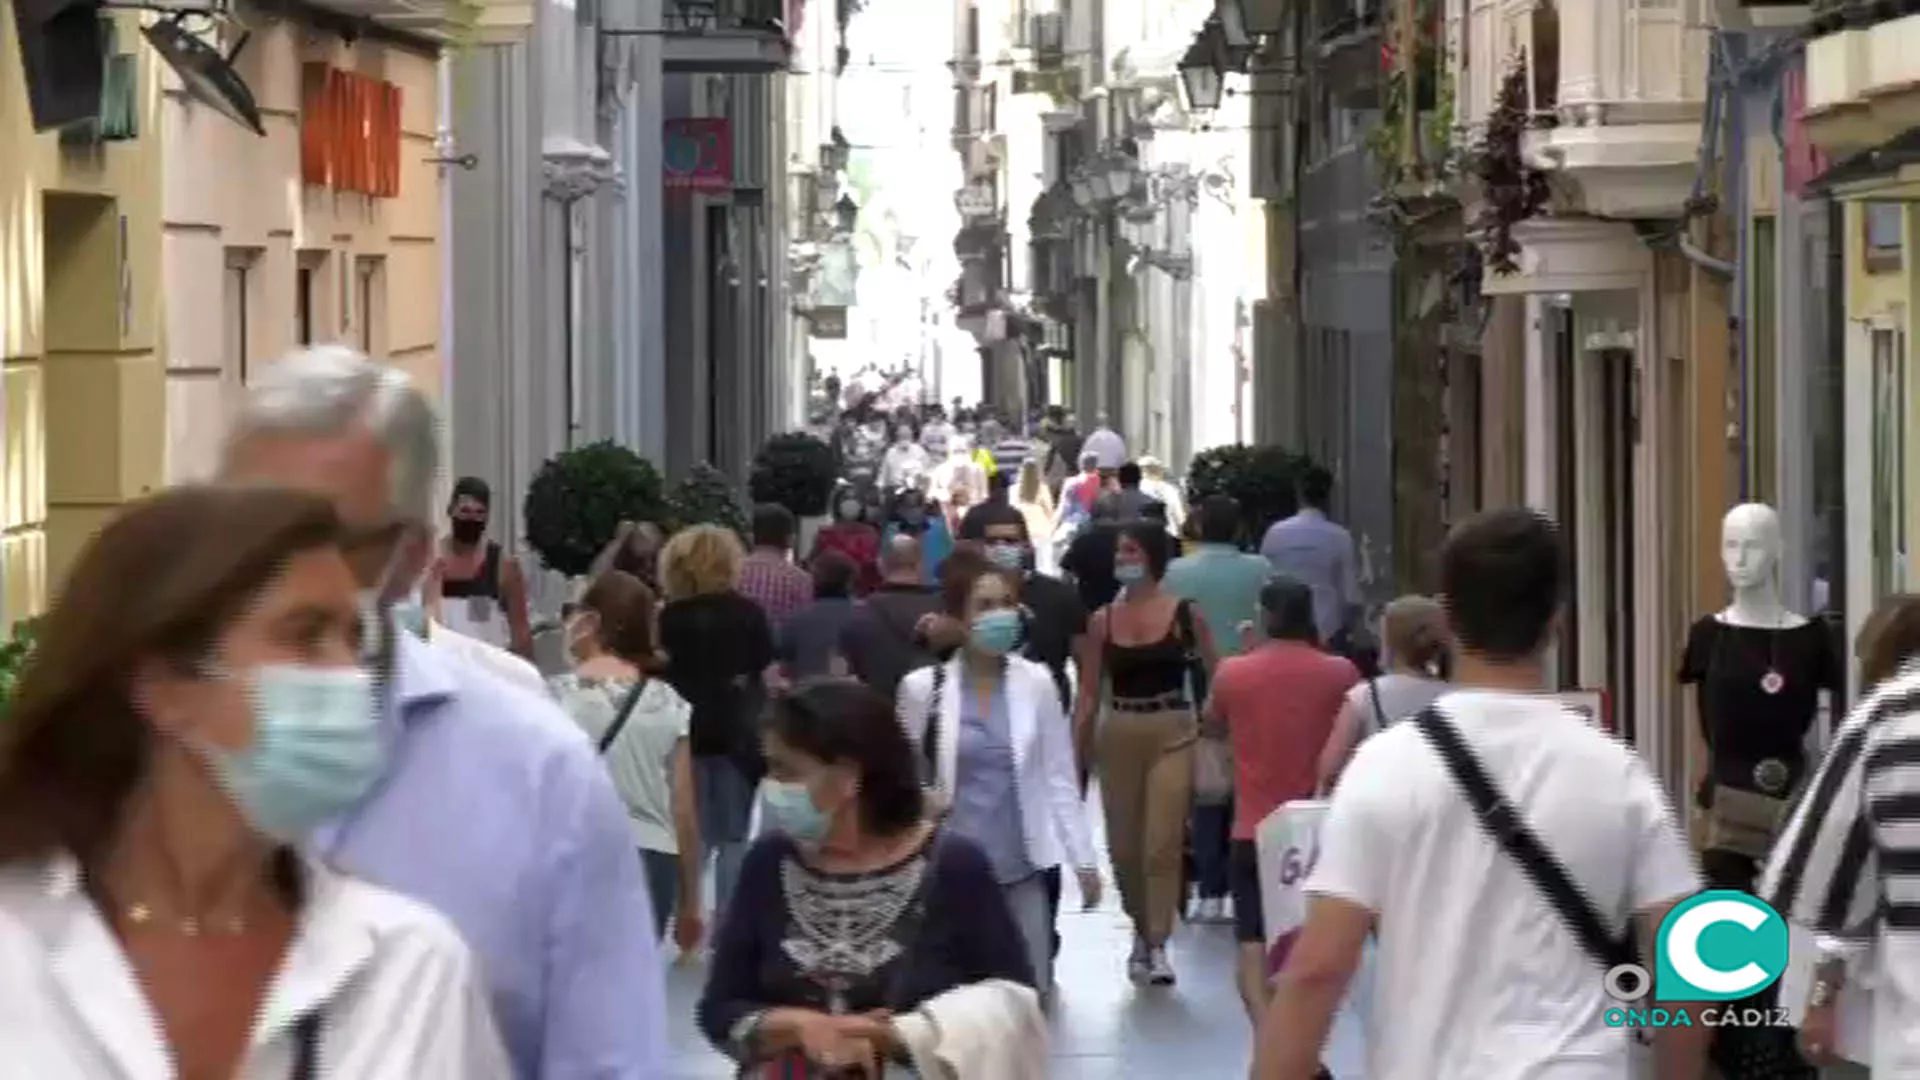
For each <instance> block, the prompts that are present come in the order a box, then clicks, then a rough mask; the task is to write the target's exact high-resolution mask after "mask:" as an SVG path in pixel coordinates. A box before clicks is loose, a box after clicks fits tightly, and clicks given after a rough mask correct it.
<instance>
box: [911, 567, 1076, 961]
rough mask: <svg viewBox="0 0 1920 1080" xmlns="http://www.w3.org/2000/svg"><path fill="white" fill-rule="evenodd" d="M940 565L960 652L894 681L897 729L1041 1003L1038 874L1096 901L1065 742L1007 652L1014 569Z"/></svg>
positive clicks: (1053, 693) (1048, 708) (1054, 697)
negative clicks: (910, 744)
mask: <svg viewBox="0 0 1920 1080" xmlns="http://www.w3.org/2000/svg"><path fill="white" fill-rule="evenodd" d="M1000 546H1001V547H1005V546H1006V545H1000ZM992 550H994V549H993V548H989V551H992ZM1018 555H1019V552H1018V549H1015V551H1014V558H1015V561H1016V563H1017V561H1018ZM948 566H949V568H948V571H947V572H946V573H945V574H943V575H942V577H943V579H944V580H943V581H942V582H941V593H942V599H943V601H944V606H945V609H946V612H947V614H948V615H949V616H950V617H951V618H952V619H953V620H955V622H956V623H957V624H958V625H959V626H961V627H962V628H963V633H964V637H963V638H962V642H961V647H960V648H959V649H958V650H957V651H956V652H955V653H954V655H953V657H952V658H951V659H949V660H947V661H946V662H945V663H943V664H940V665H938V666H935V667H926V668H921V669H920V670H918V671H915V672H913V673H912V674H910V675H908V676H907V677H906V678H905V679H902V680H901V682H900V698H899V714H900V722H901V724H902V725H903V726H904V727H905V728H906V730H907V733H908V734H909V735H910V736H912V738H913V740H914V742H915V744H916V745H917V746H918V747H919V749H920V754H921V757H922V759H923V761H925V762H926V763H928V765H929V766H930V767H929V768H928V770H927V772H928V775H929V777H930V778H931V780H932V782H933V787H934V790H935V791H936V792H937V796H936V797H937V801H938V803H939V804H940V805H941V806H944V807H946V812H947V817H946V826H947V828H948V830H949V831H951V832H954V833H957V834H959V835H961V836H965V837H967V838H968V839H970V840H972V841H973V842H975V843H977V844H979V845H980V847H981V849H982V850H984V851H985V852H986V853H987V861H988V863H989V865H991V866H992V868H993V873H994V877H995V878H996V879H997V880H998V881H999V883H1000V887H1001V889H1002V891H1004V892H1005V893H1006V897H1007V906H1008V907H1009V908H1011V909H1012V911H1013V917H1014V922H1015V923H1016V924H1017V925H1018V926H1019V927H1020V933H1021V935H1022V937H1023V938H1024V940H1025V942H1026V946H1027V956H1028V958H1029V960H1030V961H1031V962H1032V964H1033V969H1034V971H1035V972H1036V973H1037V974H1038V976H1039V983H1038V987H1039V989H1040V991H1041V993H1042V994H1045V993H1046V992H1047V991H1048V989H1049V987H1050V986H1051V983H1052V978H1051V969H1052V952H1053V917H1052V916H1053V910H1052V903H1051V901H1050V899H1049V897H1048V890H1047V886H1046V877H1045V874H1046V871H1049V870H1052V869H1054V868H1055V867H1058V866H1060V865H1061V864H1062V863H1070V864H1071V865H1072V866H1073V867H1074V869H1075V872H1076V873H1077V874H1078V875H1079V880H1080V895H1081V898H1082V900H1083V901H1084V902H1085V903H1086V906H1087V907H1089V908H1091V907H1093V906H1094V905H1096V904H1098V903H1099V902H1100V874H1099V871H1098V870H1097V869H1096V868H1095V863H1096V857H1095V854H1094V847H1093V838H1092V832H1091V830H1090V829H1089V828H1088V824H1087V818H1086V810H1085V809H1084V807H1083V805H1082V803H1081V799H1080V787H1079V783H1078V780H1077V778H1076V775H1075V773H1076V770H1075V767H1074V757H1073V741H1072V739H1071V737H1070V736H1069V734H1068V731H1067V718H1066V714H1065V712H1064V710H1062V708H1061V706H1060V696H1059V693H1058V692H1057V690H1056V689H1055V687H1054V681H1053V675H1052V674H1051V673H1050V672H1049V671H1048V670H1047V668H1046V666H1045V665H1043V664H1038V663H1035V662H1034V661H1032V660H1028V659H1026V658H1024V657H1020V656H1014V655H1012V653H1013V651H1014V650H1015V649H1016V648H1018V647H1019V646H1020V642H1021V637H1022V635H1023V633H1024V627H1023V618H1022V614H1021V609H1020V594H1019V588H1020V578H1019V571H1018V570H1017V569H1009V568H1006V567H1004V566H997V565H995V564H994V563H992V562H988V563H985V564H982V563H980V562H975V561H973V560H964V561H963V560H958V559H956V560H953V561H952V562H950V563H949V564H948Z"/></svg>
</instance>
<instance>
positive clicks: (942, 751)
mask: <svg viewBox="0 0 1920 1080" xmlns="http://www.w3.org/2000/svg"><path fill="white" fill-rule="evenodd" d="M946 668H947V675H946V685H945V686H944V687H943V688H942V690H941V694H940V721H939V724H938V725H937V728H938V733H937V734H938V740H937V741H938V745H936V746H935V747H934V748H933V757H934V763H935V767H936V768H935V788H936V798H938V799H940V800H942V801H943V802H945V803H947V804H951V802H952V799H953V774H954V769H955V767H956V765H957V763H958V761H959V757H960V689H961V680H962V679H964V678H966V675H965V673H964V672H963V671H962V670H961V664H960V658H959V656H958V655H956V656H955V657H954V659H952V660H949V661H947V664H946ZM933 672H934V669H933V668H932V667H924V668H921V669H920V670H918V671H914V672H911V673H909V674H908V675H907V677H906V678H904V679H902V680H900V694H899V699H898V701H897V703H896V708H897V710H898V713H899V717H900V724H901V726H902V727H903V728H905V729H906V732H907V737H908V738H909V739H911V740H912V741H913V744H914V746H915V747H919V746H921V744H922V741H923V739H924V737H925V735H926V731H927V709H928V705H929V701H928V699H929V698H930V697H932V695H933ZM1006 694H1007V717H1008V724H1009V727H1010V729H1011V730H1010V735H1011V741H1012V743H1013V784H1014V789H1015V790H1016V791H1017V792H1018V793H1019V799H1020V825H1021V829H1022V831H1023V832H1024V833H1025V836H1026V844H1027V861H1028V862H1030V863H1032V864H1033V866H1034V867H1036V868H1038V869H1041V870H1045V869H1049V868H1051V867H1055V866H1060V865H1062V864H1068V865H1071V866H1073V867H1075V868H1084V867H1093V866H1095V865H1097V864H1098V856H1097V855H1096V854H1095V852H1094V847H1093V830H1092V828H1091V827H1090V826H1089V824H1088V821H1087V810H1086V804H1085V803H1084V801H1083V800H1082V799H1081V798H1080V781H1079V779H1078V776H1077V773H1078V770H1077V768H1076V767H1075V765H1074V757H1073V739H1072V737H1071V736H1070V735H1069V733H1068V723H1067V717H1066V713H1065V712H1064V711H1062V710H1061V708H1060V691H1059V689H1058V688H1057V687H1056V686H1055V685H1054V682H1053V673H1052V672H1050V671H1048V670H1047V667H1046V665H1044V664H1036V663H1034V662H1033V661H1031V660H1028V659H1026V658H1025V657H1020V656H1009V657H1007V674H1006ZM920 752H921V753H923V754H924V752H925V751H924V750H923V751H920Z"/></svg>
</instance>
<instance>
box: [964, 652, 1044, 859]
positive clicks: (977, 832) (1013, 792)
mask: <svg viewBox="0 0 1920 1080" xmlns="http://www.w3.org/2000/svg"><path fill="white" fill-rule="evenodd" d="M972 682H973V680H971V679H966V678H962V679H961V680H960V683H961V686H960V732H959V735H960V738H959V749H958V751H957V756H956V757H955V759H954V765H953V774H954V775H953V807H952V809H951V810H949V811H948V813H947V827H948V828H949V829H952V830H953V832H954V833H955V834H956V835H959V836H964V837H966V838H967V839H969V840H971V841H973V842H974V843H976V844H979V845H980V848H981V850H982V851H984V852H986V855H987V865H989V866H991V867H992V868H993V876H994V877H995V878H997V879H998V880H999V882H1000V884H1002V885H1011V884H1014V883H1015V882H1019V881H1025V880H1026V879H1027V878H1029V877H1031V876H1033V863H1032V862H1031V861H1030V860H1029V859H1028V858H1027V833H1026V830H1025V829H1024V828H1023V827H1022V826H1021V823H1020V791H1019V788H1018V787H1017V786H1016V784H1017V782H1018V781H1017V780H1016V779H1015V777H1014V761H1013V717H1012V715H1011V714H1010V713H1009V712H1008V711H1007V690H1006V687H1005V686H1004V685H1003V686H999V687H996V688H995V690H994V693H993V696H992V698H991V700H988V701H982V700H980V695H979V694H977V693H975V692H974V688H973V685H972Z"/></svg>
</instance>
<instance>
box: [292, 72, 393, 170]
mask: <svg viewBox="0 0 1920 1080" xmlns="http://www.w3.org/2000/svg"><path fill="white" fill-rule="evenodd" d="M301 75H302V79H303V82H304V89H305V93H304V95H303V97H302V101H301V110H300V178H301V180H302V181H304V182H305V183H308V184H312V185H314V186H316V187H326V188H332V189H333V190H335V191H350V192H354V193H356V194H360V195H369V196H372V197H373V198H376V199H391V198H393V197H394V196H396V195H398V194H400V88H399V87H398V86H395V85H394V84H392V83H390V82H383V81H381V80H379V79H369V78H367V77H366V76H365V75H357V74H355V73H353V72H351V71H341V70H340V69H339V68H336V67H331V66H329V65H327V64H307V65H306V66H305V68H304V69H303V70H302V72H301Z"/></svg>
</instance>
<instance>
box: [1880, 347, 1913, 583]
mask: <svg viewBox="0 0 1920 1080" xmlns="http://www.w3.org/2000/svg"><path fill="white" fill-rule="evenodd" d="M1905 355H1906V334H1905V333H1902V332H1901V331H1898V330H1875V331H1874V332H1873V594H1874V597H1875V599H1880V598H1883V597H1887V596H1892V595H1893V594H1895V593H1899V592H1905V591H1906V555H1907V526H1906V517H1907V502H1906V491H1907V437H1906V425H1905V423H1904V422H1903V421H1904V420H1905V408H1906V370H1905V368H1906V365H1905V363H1904V362H1903V360H1904V357H1905Z"/></svg>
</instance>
